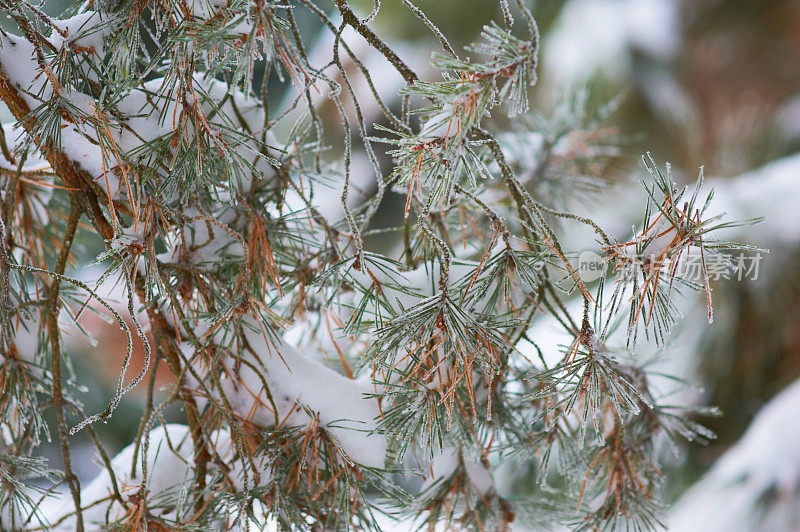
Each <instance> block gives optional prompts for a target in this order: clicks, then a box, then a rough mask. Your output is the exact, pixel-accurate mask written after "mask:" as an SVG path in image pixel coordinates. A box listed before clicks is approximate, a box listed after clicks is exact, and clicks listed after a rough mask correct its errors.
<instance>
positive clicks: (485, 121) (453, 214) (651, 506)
mask: <svg viewBox="0 0 800 532" xmlns="http://www.w3.org/2000/svg"><path fill="white" fill-rule="evenodd" d="M403 4H404V5H405V6H406V7H407V8H408V9H410V10H412V12H413V13H414V14H415V15H416V16H417V17H418V18H420V20H421V21H422V22H423V23H424V24H425V25H426V26H427V27H428V28H429V29H430V30H431V31H432V34H433V35H434V37H435V38H436V39H437V40H438V41H439V42H440V43H441V47H442V52H441V53H439V54H435V55H434V56H433V57H432V60H431V66H432V68H433V69H434V73H433V74H431V75H429V76H428V75H426V76H425V78H424V79H423V77H421V75H418V74H417V73H416V72H415V71H414V70H413V69H412V68H411V67H410V66H409V65H408V64H407V63H405V62H404V61H403V59H402V58H401V57H400V55H399V53H398V52H396V51H395V50H394V49H393V48H392V47H390V46H389V44H387V42H386V41H385V40H383V39H382V38H381V36H380V35H379V34H378V33H376V31H375V30H373V29H372V28H371V25H370V22H371V21H372V19H373V18H374V17H375V15H376V14H377V12H378V9H379V8H380V2H379V1H377V0H376V2H375V6H374V10H373V11H372V13H370V14H369V15H367V16H366V17H362V16H361V15H359V14H357V13H356V12H355V11H353V9H352V8H351V6H350V5H349V4H348V2H347V0H336V2H335V4H332V5H328V3H327V2H322V1H317V0H297V1H289V0H280V1H276V2H274V3H270V2H265V1H263V0H253V1H249V0H247V1H246V0H210V1H209V0H161V1H158V2H144V1H142V0H115V1H109V2H92V1H88V2H84V3H81V4H80V5H76V6H75V7H73V8H72V9H70V10H69V12H68V13H66V14H64V16H63V17H62V18H59V19H55V18H51V17H49V16H48V15H46V14H45V13H44V11H42V7H41V6H40V5H38V4H36V3H33V2H28V1H26V0H0V7H2V9H3V10H4V11H5V12H6V14H7V15H8V16H9V17H10V18H11V19H13V21H14V23H15V31H14V32H6V31H2V30H0V98H2V101H3V102H4V103H5V105H6V106H7V107H8V108H9V110H10V111H11V112H12V113H13V115H14V117H15V119H16V123H15V124H7V125H4V126H3V129H2V131H3V136H2V137H0V147H2V157H0V186H1V187H2V205H1V207H2V210H1V211H0V213H1V214H2V222H1V223H0V230H1V231H2V236H3V238H2V245H0V259H2V260H1V261H0V267H1V268H2V269H1V274H2V275H1V276H0V312H1V313H2V315H1V316H0V318H1V319H0V325H1V326H2V329H1V330H2V336H1V337H0V350H2V355H3V357H2V359H0V382H2V392H0V416H1V417H0V419H1V420H2V421H1V422H0V429H2V439H0V482H2V485H3V490H2V491H0V520H2V523H3V528H4V529H10V530H22V529H41V528H45V529H54V530H98V529H125V530H139V529H148V530H208V529H257V528H259V527H260V526H263V525H264V524H265V523H267V522H270V523H278V525H279V526H280V527H281V528H285V529H292V528H297V529H316V530H322V529H326V530H327V529H341V530H345V529H378V528H380V526H381V525H380V523H381V522H386V521H382V520H381V519H383V518H382V517H381V515H380V514H388V515H390V516H396V517H399V518H406V519H407V518H413V519H414V523H415V526H420V527H424V526H427V525H431V526H433V525H434V524H435V523H437V522H445V523H446V524H447V526H449V527H463V528H465V529H483V530H505V529H508V527H509V526H510V524H511V523H512V522H515V520H518V521H522V522H530V523H537V524H539V525H540V526H549V525H552V524H554V523H566V524H568V525H570V526H573V527H575V528H578V529H614V528H619V527H623V528H632V529H643V530H644V529H652V528H654V527H657V526H659V519H660V511H661V504H660V496H659V484H660V481H661V476H662V475H661V472H660V468H659V465H658V454H659V453H658V449H659V442H661V441H662V440H663V439H664V437H666V438H669V439H673V440H679V439H681V438H689V439H694V438H700V439H703V438H710V437H713V435H712V434H710V433H709V432H708V431H707V430H705V429H704V428H703V427H701V426H700V425H698V424H696V423H695V422H694V421H692V420H691V419H690V416H689V414H690V413H689V412H686V411H685V410H682V409H680V408H677V407H675V406H673V405H671V404H669V403H668V402H667V401H668V398H666V397H661V396H659V392H658V391H657V390H654V389H652V387H651V386H650V381H649V372H650V368H649V362H650V361H649V360H648V359H643V358H641V357H640V356H638V355H637V351H636V350H637V345H638V344H637V342H636V340H637V337H638V335H639V334H646V335H648V337H649V336H651V335H652V336H653V337H654V338H655V339H657V340H658V341H659V342H662V341H663V340H664V338H665V334H666V332H667V331H668V330H669V329H670V327H672V326H673V325H674V323H675V322H676V321H677V320H679V319H680V317H679V316H678V315H677V313H676V312H675V307H674V305H673V302H674V298H676V297H679V295H678V294H676V292H677V291H679V289H685V288H688V289H695V290H699V291H704V292H706V293H707V295H708V308H709V314H708V317H709V321H711V317H712V314H711V290H710V286H709V283H708V278H707V276H705V277H703V278H702V279H700V280H699V281H698V280H697V279H693V278H690V277H687V276H684V275H683V273H682V270H681V269H680V268H679V267H678V265H679V264H680V261H681V260H682V259H684V260H685V259H686V258H687V257H688V256H690V255H691V254H693V253H694V254H698V253H699V254H701V255H702V257H706V254H708V253H723V254H724V253H725V252H726V251H728V250H731V249H737V248H739V247H741V246H739V245H738V244H733V243H728V242H718V241H716V240H715V235H716V233H717V232H718V231H719V230H720V229H724V228H726V227H730V226H731V225H732V222H729V221H724V220H721V219H720V218H719V217H714V216H707V215H706V208H707V205H708V204H709V202H712V201H713V199H712V197H711V194H708V195H707V198H701V195H700V194H701V193H700V186H701V184H702V174H701V179H699V180H698V182H697V187H696V188H695V189H693V190H691V191H690V192H687V191H682V190H679V189H678V188H677V186H676V184H675V183H674V182H673V180H672V177H671V175H670V172H669V166H667V167H666V169H665V170H663V169H661V167H660V166H659V165H658V164H657V163H656V162H655V161H654V160H653V159H652V158H651V157H650V156H649V155H648V156H647V157H646V158H645V159H644V162H645V169H646V171H647V175H646V179H645V180H644V181H643V185H644V187H645V188H646V190H647V195H648V198H649V199H648V201H647V203H646V205H642V207H641V208H642V212H643V220H642V224H641V226H640V227H639V228H637V229H635V230H634V233H633V234H632V235H611V234H608V233H607V232H606V231H604V230H603V229H602V228H601V227H600V226H599V225H598V223H597V222H595V221H593V220H591V219H587V218H584V217H582V216H579V215H577V214H574V213H572V212H570V211H565V210H563V209H564V208H565V206H566V205H568V204H569V202H570V200H572V199H574V198H575V197H584V198H589V199H590V198H591V197H592V195H594V194H602V193H603V189H604V188H603V187H604V182H603V180H602V175H603V172H602V169H603V167H604V165H605V164H606V162H607V161H608V160H609V158H610V157H611V156H615V155H616V154H617V151H616V149H615V143H616V142H617V139H616V138H615V137H614V136H613V135H612V134H610V133H609V132H608V130H607V129H606V128H605V127H604V126H603V123H604V121H605V120H606V118H607V116H608V114H609V112H610V111H611V110H613V104H611V105H609V106H608V107H604V108H602V109H599V110H597V111H594V112H593V111H592V110H591V108H590V107H589V105H588V104H587V98H586V95H585V93H584V92H581V91H579V92H578V93H576V94H573V95H570V96H568V97H566V98H565V99H564V102H563V103H562V105H561V106H560V107H559V109H558V111H557V112H556V113H555V115H553V116H543V115H540V114H537V113H536V112H534V111H531V110H530V102H529V100H528V95H527V91H528V88H529V87H530V86H531V85H532V84H533V83H535V81H536V67H537V57H538V52H539V34H538V30H537V26H536V23H535V21H534V18H533V16H532V14H531V13H530V11H529V10H528V9H527V8H526V6H525V4H524V3H523V2H522V1H521V0H517V1H516V3H515V5H513V6H510V5H509V4H508V2H507V1H505V0H504V1H501V2H499V6H500V9H499V10H498V19H499V20H501V21H502V22H500V23H495V22H490V21H487V24H486V26H485V29H484V31H483V34H482V35H481V39H480V41H479V42H477V43H476V44H474V45H472V46H470V47H468V48H467V49H466V50H465V51H464V52H463V55H461V54H460V53H458V52H456V50H454V49H453V47H452V46H451V45H450V44H449V42H448V40H447V38H446V36H444V35H443V34H442V33H441V32H440V31H439V30H438V29H437V28H436V26H435V25H434V24H433V23H432V22H431V21H430V20H429V19H428V18H427V17H426V16H425V15H424V14H423V13H422V11H420V10H419V9H418V8H417V7H415V6H414V5H413V4H412V3H411V2H409V1H406V0H404V2H403ZM515 18H516V19H517V20H516V22H515ZM312 22H313V24H318V25H320V26H321V27H322V28H323V31H325V32H329V33H330V34H331V36H332V39H333V40H332V42H333V45H332V49H331V50H327V52H328V53H329V54H330V58H331V59H330V61H329V62H328V63H327V64H326V63H325V62H324V60H323V61H322V62H320V61H319V59H318V58H317V57H316V56H314V54H312V53H311V52H310V50H311V46H310V44H309V42H306V40H304V39H306V36H307V35H308V33H309V31H310V30H309V29H308V28H305V27H304V26H303V24H304V23H308V24H312ZM351 30H352V32H353V33H350V31H351ZM354 34H358V35H359V37H360V38H361V39H363V40H364V41H366V43H367V45H368V46H367V47H368V48H369V49H371V50H373V51H374V52H376V53H377V54H379V55H380V56H381V57H382V59H383V61H384V62H385V63H386V65H387V66H389V67H391V69H393V70H395V71H396V72H397V73H398V74H399V75H400V76H401V77H402V78H403V80H404V87H403V88H402V90H401V91H400V92H399V94H398V95H397V98H396V99H393V100H392V101H383V99H382V96H381V95H380V94H379V91H378V90H377V89H376V86H375V80H374V79H373V76H374V75H376V74H375V73H374V72H371V71H370V69H368V68H366V66H365V64H364V63H363V62H362V61H361V60H360V59H359V56H358V54H357V53H356V50H354V46H353V45H352V39H351V40H350V41H348V38H346V36H347V35H350V37H352V36H353V35H354ZM356 73H357V74H358V76H359V79H361V78H363V79H365V80H366V83H365V84H356V83H354V81H353V79H354V77H355V74H356ZM275 87H279V88H278V89H276V88H275ZM272 90H276V91H278V92H283V93H284V94H286V95H288V96H286V98H285V99H284V100H283V101H281V102H279V105H278V106H277V107H276V98H273V97H271V94H270V91H272ZM324 106H330V107H331V108H332V109H333V110H334V113H335V116H336V119H335V120H333V121H331V120H328V119H326V117H325V116H324V115H325V112H324V110H323V107H324ZM366 106H370V107H371V108H376V107H377V109H378V110H379V113H380V116H379V117H378V118H377V119H375V120H373V121H370V120H368V119H367V118H366V113H365V109H366ZM511 121H513V124H514V126H513V127H508V126H505V125H504V124H508V123H509V122H511ZM363 160H366V161H367V163H366V164H359V161H363ZM373 183H374V184H373ZM390 190H392V191H395V192H396V193H398V194H403V195H405V198H404V199H403V202H404V204H403V202H401V204H400V205H401V207H398V209H401V210H402V213H403V214H402V216H401V217H398V219H399V220H401V221H400V226H399V227H384V226H382V225H381V224H380V223H379V222H378V219H379V218H380V217H379V216H377V215H378V214H379V213H381V212H382V210H385V209H392V208H394V207H393V206H392V205H393V204H392V202H391V201H389V200H390V199H391V198H390V195H389V194H388V191H390ZM577 226H583V227H588V228H590V229H591V230H592V231H593V232H594V233H595V234H596V243H595V244H596V246H595V250H596V251H597V252H598V254H599V256H601V257H603V258H604V259H605V262H606V264H607V266H608V267H607V268H606V269H605V270H604V273H603V275H602V276H601V277H600V279H598V280H592V281H588V280H585V279H584V277H583V276H582V272H581V271H580V270H579V268H580V265H579V264H578V263H576V259H577V257H578V255H579V253H580V252H581V251H583V250H582V249H569V248H567V247H566V246H565V244H564V243H563V242H564V241H565V239H564V235H566V234H569V232H570V231H571V230H572V228H574V227H577ZM376 239H383V240H385V241H386V242H390V243H394V244H396V246H395V247H392V246H391V245H389V246H385V247H383V248H381V247H379V246H376V245H375V241H376ZM81 246H83V247H81ZM100 248H102V250H100ZM98 250H100V251H99V252H98ZM90 253H91V254H92V255H94V256H95V262H96V263H97V264H100V265H102V267H103V268H104V273H103V274H102V276H101V278H100V279H93V280H92V281H87V280H86V279H85V278H81V277H79V274H80V272H81V270H80V268H74V267H72V266H70V265H71V264H75V260H76V259H77V260H83V259H84V258H85V257H87V256H89V254H90ZM78 266H81V264H78ZM109 282H110V283H111V284H113V283H114V282H116V283H117V286H119V287H121V291H119V290H118V295H119V296H120V297H121V298H122V303H121V304H120V302H119V301H114V298H113V297H111V295H110V294H109V293H108V291H107V290H106V292H103V290H102V289H101V286H104V285H107V284H108V283H109ZM87 313H97V314H99V315H101V316H104V317H105V318H106V319H110V320H113V321H114V322H115V323H116V324H118V326H119V327H120V328H121V329H122V331H123V332H124V334H125V338H126V342H127V355H126V357H125V359H124V361H123V365H122V367H121V368H119V379H118V383H117V386H116V390H115V393H114V395H113V397H110V398H109V400H108V406H107V408H105V409H104V410H103V411H101V412H91V411H85V409H84V408H83V406H82V404H81V400H80V397H81V378H80V375H74V374H73V372H72V369H71V362H70V352H69V349H68V348H67V344H66V340H65V336H67V332H68V331H67V327H71V328H70V329H69V334H82V332H84V331H82V325H81V323H82V321H81V318H82V316H83V315H84V314H87ZM548 315H549V316H551V317H553V318H554V319H555V320H556V321H557V323H558V324H559V325H560V327H561V328H563V330H564V331H566V332H568V333H569V335H570V336H571V337H572V338H573V341H572V343H571V345H567V346H564V349H563V351H562V352H559V353H543V352H542V351H541V349H539V347H538V346H537V338H535V337H530V335H529V333H530V331H531V326H532V324H533V323H535V322H536V321H537V320H539V319H542V317H544V316H548ZM615 331H621V338H622V341H621V342H619V341H618V340H619V339H620V336H614V334H615ZM85 334H87V335H88V334H89V333H88V332H85ZM135 337H138V340H139V341H140V342H141V344H142V345H143V346H144V347H143V353H144V361H145V362H144V367H143V368H142V369H141V371H138V372H137V373H136V374H135V375H131V372H130V371H128V370H129V369H130V367H129V366H130V362H131V359H132V357H133V353H134V346H135V342H134V339H135ZM99 349H102V346H100V347H99ZM662 356H669V350H668V349H665V350H664V352H663V354H662ZM161 361H164V362H165V363H166V365H167V366H168V368H169V371H170V373H171V375H172V379H173V382H172V384H171V385H170V386H169V387H167V388H166V389H164V390H159V389H158V386H156V383H155V377H154V373H155V372H154V370H153V368H154V367H156V366H157V365H158V364H159V363H160V362H161ZM140 383H143V385H144V386H145V387H146V389H147V391H146V398H147V399H146V405H145V409H144V412H143V415H142V417H141V419H140V420H138V421H137V422H138V431H137V434H136V438H135V440H134V441H132V442H130V445H129V446H128V447H126V448H125V449H124V450H123V451H122V452H120V453H119V454H118V455H117V456H116V457H110V456H109V454H108V452H107V451H106V449H105V447H104V442H102V441H100V439H99V438H98V437H97V435H96V434H95V433H94V429H93V426H94V424H95V423H96V422H98V421H106V420H108V419H109V418H110V417H111V416H113V415H115V410H116V409H117V407H119V405H120V404H121V402H124V401H126V400H127V399H128V397H130V396H127V395H126V394H128V393H129V392H130V391H131V390H132V389H133V388H134V386H136V385H137V384H140ZM171 405H179V406H180V408H181V417H182V421H183V423H182V424H174V423H167V422H166V421H165V418H164V413H165V411H167V409H169V408H170V406H171ZM49 411H52V412H54V413H55V423H48V421H47V418H46V416H45V414H46V413H47V412H49ZM79 432H88V433H89V434H90V437H91V439H92V441H93V443H94V445H95V446H96V451H97V455H98V457H99V460H100V462H101V463H102V465H103V473H102V474H101V475H100V476H99V477H98V478H97V479H95V480H94V481H93V482H91V483H89V484H87V483H81V482H79V481H78V478H77V476H76V475H75V471H74V468H73V466H72V465H71V461H70V458H71V454H72V449H71V447H70V443H71V442H72V441H74V440H73V438H74V435H75V434H76V433H79ZM50 438H52V439H55V440H57V441H58V442H59V445H60V451H61V455H62V460H63V467H61V468H60V469H59V470H58V471H53V470H51V469H50V468H51V467H52V465H48V464H47V463H46V462H45V461H44V460H43V459H40V458H37V448H38V447H39V446H40V444H41V442H42V440H43V439H50ZM508 463H514V464H519V467H518V468H516V470H515V471H512V472H509V471H508V470H507V469H503V467H504V465H505V464H508ZM501 470H502V471H501ZM531 472H533V474H532V476H533V477H534V478H535V479H536V481H537V483H536V485H535V486H529V487H525V488H519V487H518V485H519V483H520V482H522V480H520V479H524V480H526V481H527V479H530V478H531V475H530V473H531ZM501 473H502V474H501ZM417 477H419V478H417ZM31 478H36V479H38V484H37V486H41V485H42V479H44V480H47V481H50V482H51V486H52V489H42V488H41V487H35V486H34V484H32V483H30V482H29V480H30V479H31ZM420 478H421V479H422V480H420ZM515 485H516V486H515ZM65 486H66V488H67V489H68V490H69V491H68V493H67V494H65V495H63V496H60V495H58V494H59V493H63V492H64V487H65ZM522 492H526V493H524V497H523V496H522Z"/></svg>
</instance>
